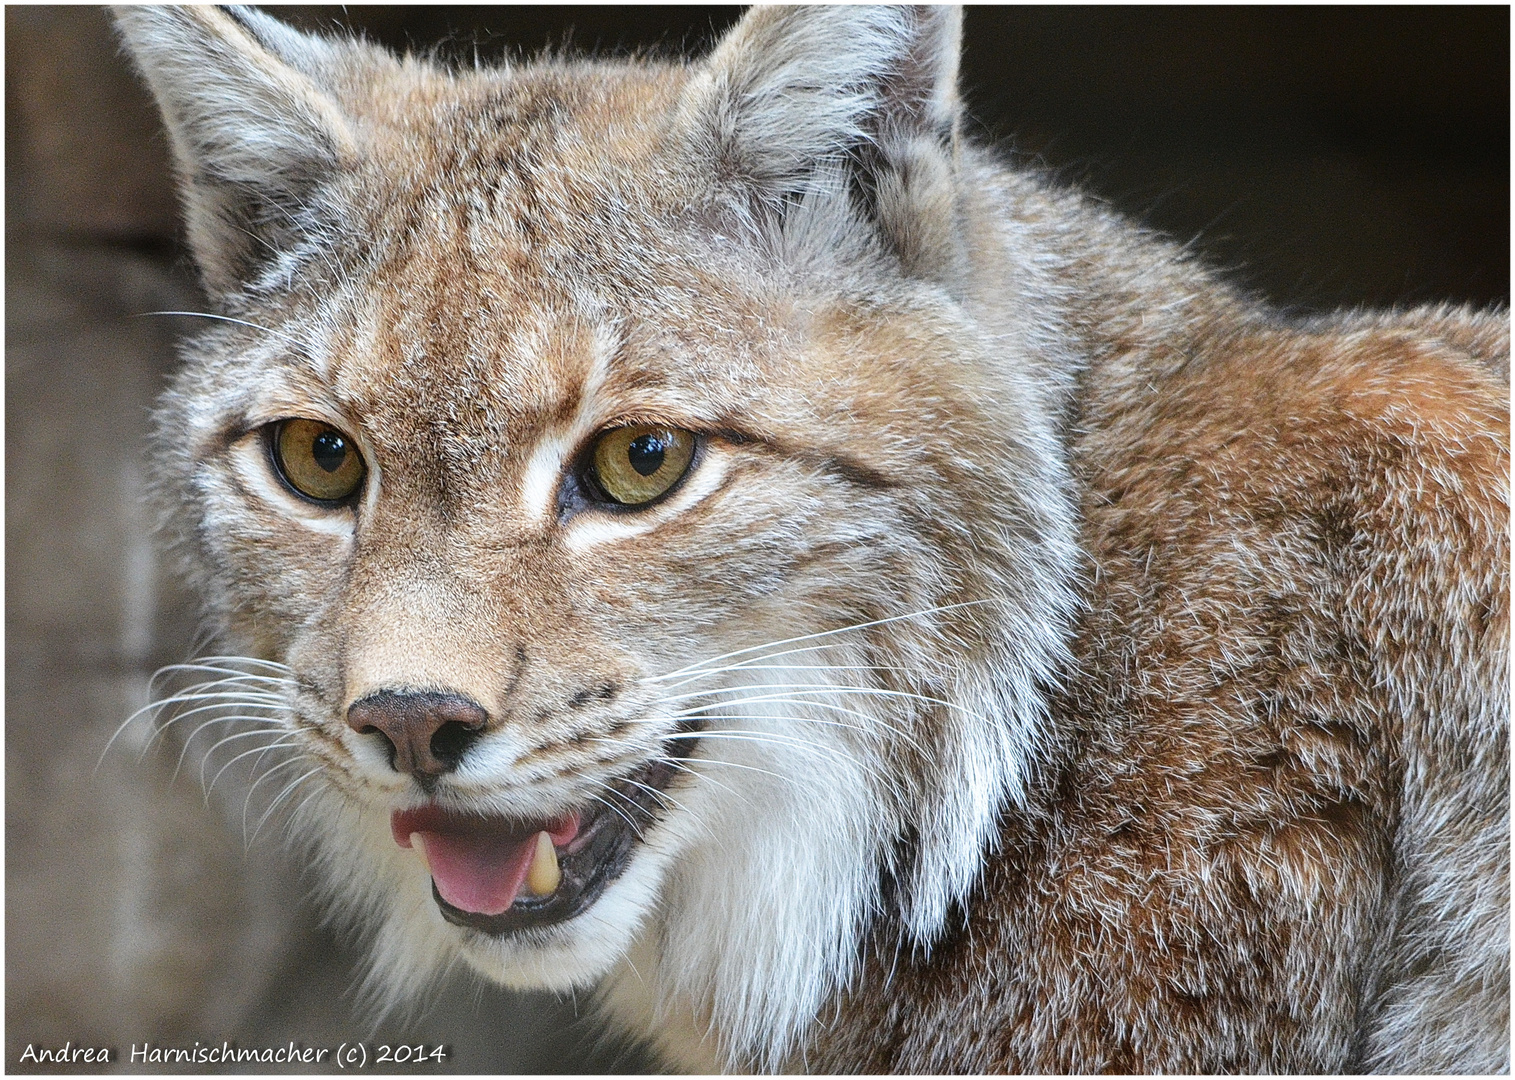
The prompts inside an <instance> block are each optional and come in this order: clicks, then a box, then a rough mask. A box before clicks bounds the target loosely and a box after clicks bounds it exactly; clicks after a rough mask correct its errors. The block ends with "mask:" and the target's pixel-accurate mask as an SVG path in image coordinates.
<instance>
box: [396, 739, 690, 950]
mask: <svg viewBox="0 0 1515 1080" xmlns="http://www.w3.org/2000/svg"><path fill="white" fill-rule="evenodd" d="M675 770H676V766H675V765H674V764H673V763H672V762H670V761H668V760H666V759H657V760H654V761H650V762H648V763H647V764H646V765H643V766H642V767H641V768H639V769H638V770H637V771H636V772H634V773H632V774H631V775H630V776H627V777H623V778H622V779H619V780H613V781H610V782H609V783H608V784H607V785H606V786H607V790H606V792H605V794H604V795H603V796H601V798H600V800H599V801H595V802H591V803H590V804H588V805H587V806H585V807H584V808H582V809H580V810H578V811H576V812H574V813H570V814H565V815H563V816H561V817H556V818H544V819H541V820H537V821H523V820H519V819H509V818H501V817H482V816H479V815H473V814H464V813H460V812H458V811H454V810H448V809H445V808H443V807H441V806H437V805H434V804H433V805H428V806H422V807H418V808H416V809H414V810H397V811H395V812H394V813H393V814H392V815H390V819H389V827H390V831H391V832H392V833H393V835H394V838H395V843H397V844H399V845H400V846H401V847H402V848H415V849H418V851H417V853H418V854H419V855H420V856H421V857H422V859H424V860H425V862H426V865H427V868H428V869H429V870H430V871H431V893H432V897H433V898H434V899H435V900H436V902H437V907H438V908H439V909H440V910H441V912H442V917H443V918H444V919H446V920H447V921H448V922H450V923H454V924H456V925H458V926H467V927H472V928H473V929H475V930H481V931H483V932H484V933H486V934H494V935H502V934H510V933H514V932H516V931H518V930H524V929H526V928H528V927H534V926H550V925H552V924H554V923H558V922H562V921H563V920H565V919H571V918H572V917H573V916H575V915H577V914H578V913H579V912H581V911H584V910H585V909H586V908H588V907H589V906H590V905H591V904H593V903H594V902H595V901H596V900H597V899H599V896H600V894H601V893H602V892H604V891H605V888H606V886H608V885H609V884H610V883H611V882H612V881H614V880H615V879H616V878H618V877H620V875H621V874H622V872H624V871H625V869H626V867H627V865H628V864H629V863H630V862H631V855H632V852H633V850H634V849H635V847H636V845H637V844H638V843H640V842H641V839H642V835H643V834H644V832H645V831H646V829H647V828H648V827H649V826H650V825H652V824H653V823H654V822H655V821H656V820H657V818H658V814H659V812H660V811H661V809H662V799H661V795H662V791H663V789H664V788H665V787H667V785H668V783H669V782H670V781H671V780H672V779H673V775H674V772H675Z"/></svg>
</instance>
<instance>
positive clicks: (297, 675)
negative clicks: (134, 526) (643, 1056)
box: [117, 7, 1510, 1073]
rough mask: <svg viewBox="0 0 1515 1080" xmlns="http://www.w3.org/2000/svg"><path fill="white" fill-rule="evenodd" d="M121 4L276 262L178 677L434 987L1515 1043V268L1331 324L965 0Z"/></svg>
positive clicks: (765, 1045) (222, 378)
mask: <svg viewBox="0 0 1515 1080" xmlns="http://www.w3.org/2000/svg"><path fill="white" fill-rule="evenodd" d="M117 19H118V22H119V25H120V29H121V32H122V34H123V36H124V38H125V40H126V42H127V45H128V47H129V49H130V51H131V53H132V55H133V56H134V58H135V60H136V62H137V64H138V67H139V68H140V70H141V72H142V74H143V76H144V77H145V79H146V80H147V82H148V83H149V84H150V85H151V87H152V90H153V92H154V94H155V95H156V97H157V100H158V102H159V104H160V106H161V108H162V111H163V115H164V118H165V121H166V124H167V129H168V132H169V138H170V141H171V144H172V147H173V150H174V154H175V157H176V161H177V165H178V170H179V179H180V183H181V186H182V190H183V197H184V214H185V220H186V223H187V230H188V237H189V241H190V244H191V246H192V248H193V251H194V254H195V257H196V260H197V262H198V265H199V268H200V271H201V273H202V276H203V281H204V285H205V288H206V290H207V292H208V294H209V296H210V297H211V301H212V303H213V304H214V307H213V309H212V311H211V312H208V314H210V315H211V318H210V319H207V320H205V322H204V328H203V330H202V331H201V332H200V333H199V334H198V336H196V337H195V338H194V339H193V340H191V341H190V342H189V343H188V345H187V346H186V347H185V351H184V355H185V363H184V365H183V368H182V370H181V371H180V372H179V374H178V376H177V378H176V380H175V381H174V383H173V385H172V387H171V388H170V389H169V390H168V392H167V393H166V394H165V396H164V397H163V400H162V403H161V407H160V409H159V411H158V413H157V417H156V435H155V448H156V476H157V491H158V494H159V496H160V498H161V501H162V505H163V507H164V509H165V512H166V515H167V520H168V521H169V522H170V523H171V524H170V528H169V532H170V534H171V537H172V539H173V540H174V541H175V543H176V546H177V550H178V551H180V552H181V553H182V554H183V556H184V563H185V566H186V568H187V572H188V573H189V574H190V575H191V578H192V580H193V582H194V583H195V585H196V587H197V588H198V589H199V591H200V594H201V595H202V596H203V597H204V600H205V605H206V613H207V617H208V619H209V621H210V624H211V627H212V629H213V630H214V631H215V633H216V635H217V641H218V645H217V646H216V648H215V649H213V650H210V652H212V653H214V654H215V655H207V656H206V657H203V658H200V659H199V660H198V661H197V662H196V665H194V666H191V667H189V668H188V669H187V670H189V671H191V672H195V673H198V674H197V678H198V680H199V681H197V682H195V684H194V685H193V686H192V687H191V688H190V689H188V690H185V691H184V692H182V693H179V694H176V695H174V696H173V698H172V699H170V700H171V702H172V706H171V707H170V706H169V703H168V702H165V703H164V704H165V708H166V709H167V711H166V712H163V713H160V717H162V719H160V721H159V722H160V723H161V722H164V720H166V719H167V718H168V717H169V716H175V717H178V718H179V719H183V720H186V722H187V723H186V726H188V725H189V724H193V723H195V722H199V723H202V724H204V725H206V729H207V734H206V735H205V736H203V743H202V745H203V744H212V745H214V746H215V747H217V751H216V752H218V753H222V754H230V753H232V752H234V751H235V752H236V753H257V754H259V755H261V756H259V757H258V758H257V760H259V761H260V762H262V763H263V764H264V766H266V767H267V769H268V772H267V773H266V774H262V775H261V779H260V780H259V783H260V784H263V787H262V791H263V792H266V793H267V794H268V795H269V796H271V798H270V799H268V800H266V802H267V807H266V808H267V812H268V813H270V814H272V813H283V814H286V815H287V818H285V819H284V820H286V821H287V824H288V828H289V831H290V832H291V834H292V835H293V836H295V837H296V838H297V839H298V840H299V842H300V843H301V844H302V845H303V846H302V848H301V850H302V851H303V852H304V853H305V858H306V859H307V860H308V861H309V863H310V864H311V865H312V866H313V867H314V868H315V876H318V877H319V878H320V879H321V880H322V881H324V883H325V884H324V894H325V898H326V901H327V902H328V903H329V904H330V905H331V906H332V907H333V908H335V909H337V910H339V911H340V912H341V914H342V915H343V917H345V918H346V919H347V920H348V921H349V922H350V923H351V924H352V925H354V926H356V927H357V928H359V929H360V930H361V931H362V932H363V933H364V934H365V935H366V938H367V940H368V941H369V943H370V946H371V954H372V957H373V965H372V972H371V975H370V977H369V989H370V990H371V991H373V992H374V993H375V994H376V995H378V996H379V997H380V998H382V999H384V1000H388V1001H391V1002H395V1001H399V1000H402V999H404V998H407V997H414V996H416V995H423V994H425V993H426V990H427V987H428V985H429V983H430V980H432V979H433V978H434V977H435V976H436V975H437V974H438V973H439V972H441V971H442V970H444V969H446V968H447V967H448V966H449V965H452V964H455V963H460V962H461V963H465V964H467V965H470V966H471V967H473V968H474V969H476V970H477V971H479V972H481V973H483V974H484V975H485V976H487V977H488V978H490V979H493V980H496V981H497V982H499V983H501V984H504V985H507V986H512V987H534V988H547V989H551V990H557V991H567V990H569V989H570V988H572V989H574V990H576V991H580V992H585V991H588V990H589V989H590V988H594V998H595V1000H596V1001H597V1003H598V1007H599V1009H600V1011H601V1013H602V1015H603V1018H604V1021H605V1022H606V1023H607V1024H609V1025H613V1026H616V1027H618V1028H620V1029H622V1030H624V1031H626V1032H629V1033H631V1034H633V1035H636V1036H638V1037H641V1038H645V1039H647V1040H649V1041H650V1043H651V1045H652V1046H653V1047H654V1048H655V1050H656V1052H658V1053H659V1054H661V1055H662V1057H663V1060H664V1061H665V1062H666V1063H667V1064H668V1065H669V1066H670V1067H676V1068H687V1069H695V1070H702V1071H703V1070H710V1069H730V1070H743V1069H755V1070H775V1069H811V1070H819V1071H825V1072H831V1071H857V1070H862V1071H887V1072H914V1071H924V1072H961V1071H966V1072H1001V1071H1022V1070H1024V1071H1031V1072H1052V1071H1074V1072H1095V1071H1105V1070H1109V1071H1115V1072H1143V1071H1162V1072H1222V1071H1259V1072H1275V1071H1302V1072H1315V1073H1330V1072H1350V1071H1375V1072H1376V1071H1411V1072H1429V1071H1440V1070H1450V1071H1455V1072H1494V1071H1499V1070H1503V1069H1507V1068H1508V1046H1509V1035H1508V1029H1509V974H1510V973H1509V943H1508V908H1509V903H1508V879H1509V848H1510V835H1509V824H1508V819H1509V768H1508V728H1509V715H1508V713H1509V682H1508V667H1507V664H1508V649H1509V561H1510V551H1509V520H1510V515H1509V499H1508V470H1509V405H1508V400H1509V392H1508V390H1509V366H1508V357H1509V331H1508V322H1507V317H1506V314H1505V312H1503V311H1490V312H1478V311H1472V310H1465V309H1456V308H1450V307H1425V308H1416V309H1413V310H1399V311H1388V312H1382V313H1354V314H1350V315H1340V316H1333V317H1317V318H1310V319H1304V320H1301V319H1297V318H1293V317H1288V316H1286V315H1284V314H1282V313H1281V312H1279V311H1277V310H1275V309H1272V308H1270V307H1269V306H1268V305H1266V304H1265V303H1263V302H1261V301H1259V300H1257V299H1255V298H1252V297H1250V296H1247V295H1244V294H1242V293H1241V292H1239V291H1238V290H1236V289H1234V288H1233V287H1232V286H1230V285H1229V284H1227V283H1226V282H1225V281H1224V280H1222V279H1220V278H1218V277H1217V276H1215V275H1213V274H1212V273H1211V272H1210V271H1209V270H1207V269H1206V268H1205V267H1204V266H1202V265H1200V264H1198V263H1197V262H1196V261H1195V260H1194V258H1192V257H1191V256H1190V254H1188V253H1187V252H1185V251H1184V250H1181V249H1180V248H1179V247H1178V246H1176V245H1174V244H1171V243H1169V242H1168V241H1166V240H1165V239H1163V238H1161V237H1156V236H1153V235H1150V234H1148V233H1146V232H1144V231H1142V230H1141V229H1139V228H1137V227H1135V226H1133V225H1132V224H1130V223H1128V222H1126V221H1124V220H1122V219H1121V218H1119V217H1118V216H1116V215H1115V214H1113V213H1111V212H1109V211H1108V210H1106V209H1104V208H1103V207H1101V206H1100V205H1098V204H1095V203H1093V202H1091V201H1089V200H1086V199H1085V198H1083V197H1081V196H1080V195H1079V194H1077V193H1075V192H1070V191H1066V190H1062V189H1060V188H1057V187H1055V186H1052V185H1050V184H1048V183H1047V182H1046V181H1044V180H1043V179H1041V178H1039V177H1036V176H1030V175H1023V174H1021V173H1018V172H1015V171H1012V170H1009V169H1007V168H1005V167H1004V166H1003V165H1002V164H1001V163H1000V162H999V161H998V160H997V159H996V158H995V156H994V154H993V153H991V152H990V151H988V150H987V149H985V148H983V147H980V146H976V145H974V144H973V143H972V142H971V141H969V140H968V139H966V138H965V137H964V136H963V135H962V134H961V132H960V127H961V124H960V105H959V99H958V94H957V57H958V50H959V36H960V17H959V14H958V13H957V12H956V11H955V10H953V9H950V8H938V7H930V8H905V7H887V8H869V7H812V8H801V9H783V8H767V7H765V8H757V9H754V10H752V11H751V12H750V13H749V14H748V15H747V16H746V17H745V18H744V19H743V20H742V21H741V22H740V24H739V25H737V26H736V28H735V29H734V30H733V31H732V32H731V33H730V34H729V35H727V36H726V37H725V38H724V40H722V41H721V42H720V43H719V44H718V45H717V46H716V47H715V49H714V50H713V51H712V52H711V53H710V54H709V55H708V56H705V57H702V58H699V59H692V60H689V61H687V62H661V61H626V62H623V61H617V62H596V61H592V60H582V61H576V60H567V59H545V60H542V61H539V62H534V63H525V64H519V65H516V64H507V65H505V66H501V67H473V68H468V67H465V68H462V69H454V68H451V67H447V66H444V65H442V64H440V63H437V62H434V61H430V60H423V59H418V58H416V57H413V56H406V57H397V56H394V55H391V54H390V53H388V52H385V51H383V50H381V49H379V48H377V47H375V46H372V45H369V44H366V43H362V42H358V41H347V40H334V39H328V38H322V37H314V36H307V35H306V34H303V33H300V32H296V31H295V30H293V29H291V28H289V27H287V26H285V25H284V24H282V23H280V22H278V21H276V20H275V19H273V18H271V17H269V16H267V15H265V14H261V13H259V12H257V11H254V10H250V9H241V8H228V9H220V8H209V7H191V8H160V7H128V8H123V9H121V10H120V11H119V12H118V15H117ZM174 708H177V709H178V710H179V711H178V712H174V711H173V709H174ZM213 724H221V725H223V726H221V727H219V728H215V729H214V730H208V729H209V726H210V725H213ZM233 733H235V734H233ZM197 734H198V730H197ZM238 738H240V739H242V740H244V741H243V742H241V743H236V742H233V741H231V740H233V739H238ZM218 739H220V740H224V741H221V742H217V740H218ZM249 740H250V741H249ZM218 760H219V759H218ZM265 781H266V783H265Z"/></svg>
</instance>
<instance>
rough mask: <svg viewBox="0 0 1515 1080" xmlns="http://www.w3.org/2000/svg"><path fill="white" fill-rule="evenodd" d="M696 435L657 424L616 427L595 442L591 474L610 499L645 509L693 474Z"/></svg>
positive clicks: (590, 467) (597, 485) (595, 482)
mask: <svg viewBox="0 0 1515 1080" xmlns="http://www.w3.org/2000/svg"><path fill="white" fill-rule="evenodd" d="M694 445H695V438H694V434H693V433H692V432H688V431H680V430H678V429H676V428H667V427H662V426H660V425H657V424H633V425H632V426H631V427H623V428H615V429H614V430H612V431H607V432H605V433H604V434H603V435H601V436H600V437H599V438H598V439H596V440H595V443H594V447H593V448H592V450H591V452H590V459H589V468H588V470H587V471H588V475H589V478H590V480H592V481H593V484H594V487H596V488H598V489H599V491H600V492H602V493H603V494H604V495H605V497H606V499H607V500H608V501H611V502H617V503H620V504H621V505H622V506H641V505H643V504H644V503H649V502H651V501H652V500H653V499H656V498H657V497H658V496H659V495H662V494H663V493H664V492H666V491H667V490H668V489H669V488H671V487H673V485H674V484H676V483H678V482H679V480H680V478H682V477H683V475H684V474H685V473H686V472H688V471H689V463H690V461H692V460H693V459H694Z"/></svg>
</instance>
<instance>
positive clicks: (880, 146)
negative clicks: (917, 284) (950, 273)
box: [695, 5, 962, 275]
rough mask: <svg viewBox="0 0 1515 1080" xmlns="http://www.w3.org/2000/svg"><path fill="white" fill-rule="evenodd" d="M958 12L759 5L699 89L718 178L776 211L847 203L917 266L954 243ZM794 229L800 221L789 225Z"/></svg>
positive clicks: (939, 257)
mask: <svg viewBox="0 0 1515 1080" xmlns="http://www.w3.org/2000/svg"><path fill="white" fill-rule="evenodd" d="M961 37H962V13H961V10H960V9H958V8H955V7H926V6H919V7H897V6H889V7H856V6H830V5H828V6H817V7H798V8H778V7H756V8H753V9H752V10H751V11H750V12H749V13H748V14H747V16H746V17H745V18H744V19H743V20H742V22H741V23H740V24H738V25H737V27H736V28H735V29H734V30H733V31H732V32H731V33H730V34H729V35H727V37H726V38H725V39H724V40H723V41H722V42H721V43H720V45H719V46H717V48H716V50H715V52H714V53H713V54H712V55H711V57H710V59H709V61H708V66H707V69H706V75H707V79H706V80H701V81H700V82H699V83H697V89H696V91H695V92H696V93H697V94H698V95H699V97H700V99H701V106H702V111H704V113H705V116H704V117H703V122H704V124H705V129H706V130H707V131H709V132H710V133H711V134H712V135H713V137H714V147H713V150H714V153H715V154H716V156H717V158H718V168H719V172H720V175H722V176H724V177H734V178H736V179H738V180H739V181H740V182H744V183H746V184H748V185H750V188H751V189H752V190H753V191H754V192H755V194H756V195H757V197H758V200H759V202H760V204H763V205H766V207H767V208H768V210H769V211H770V213H773V214H776V215H778V216H780V217H784V216H788V215H790V214H792V212H793V208H795V207H797V206H806V205H808V207H809V211H810V215H809V216H811V217H817V216H818V217H819V218H823V219H827V220H829V221H830V222H831V225H830V226H829V227H828V230H823V231H834V229H835V223H836V214H837V210H838V207H835V206H832V207H829V208H826V207H823V206H821V205H820V204H821V203H823V202H825V201H826V197H827V195H828V194H829V196H830V197H831V198H833V199H837V198H840V199H843V200H845V202H846V204H847V205H849V206H850V208H851V210H852V212H853V213H854V214H856V215H859V216H861V217H864V218H866V219H870V220H871V221H872V223H873V224H874V225H876V226H877V228H878V230H879V231H880V233H881V235H882V238H883V239H884V240H885V242H886V243H887V244H888V245H889V246H890V247H892V248H893V249H894V251H895V252H896V253H897V254H898V255H899V256H900V258H901V259H902V261H903V263H904V265H905V268H906V269H907V271H909V272H913V273H922V274H928V275H931V274H937V273H940V272H941V271H943V270H945V269H946V267H945V266H944V265H943V263H944V260H945V261H950V259H951V253H952V249H953V248H954V243H953V239H952V234H953V232H954V229H953V219H954V213H953V206H954V199H953V187H954V178H955V169H954V153H953V151H954V147H955V143H956V137H957V126H958V116H959V112H960V104H959V100H958V95H957V69H958V56H959V51H960V48H961ZM786 231H787V232H790V233H791V234H792V233H793V231H794V230H793V228H792V227H789V228H786Z"/></svg>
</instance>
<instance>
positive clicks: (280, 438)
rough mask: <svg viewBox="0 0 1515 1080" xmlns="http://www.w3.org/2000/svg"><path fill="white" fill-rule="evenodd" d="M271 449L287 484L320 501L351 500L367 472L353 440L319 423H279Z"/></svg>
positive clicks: (309, 421) (307, 421) (275, 427)
mask: <svg viewBox="0 0 1515 1080" xmlns="http://www.w3.org/2000/svg"><path fill="white" fill-rule="evenodd" d="M269 446H270V448H271V450H272V452H273V458H274V464H275V465H276V466H277V467H278V469H279V475H280V476H282V477H283V478H284V481H285V483H287V484H288V485H289V486H290V487H292V488H294V489H295V490H296V491H297V492H299V493H300V494H301V495H304V496H305V497H306V498H307V499H313V500H315V501H316V502H323V503H339V502H344V501H346V500H347V499H349V498H351V497H352V496H353V495H354V494H355V493H356V492H357V490H358V488H359V487H360V486H361V485H362V483H363V476H364V474H365V472H366V471H367V470H366V469H365V467H364V465H363V456H362V455H361V454H359V453H358V448H357V447H356V446H355V445H353V440H352V438H351V437H350V436H347V435H344V434H343V433H342V432H340V431H338V430H337V429H336V428H334V427H332V426H331V425H330V424H323V423H322V422H321V421H319V420H301V419H295V420H281V421H279V422H278V423H277V424H275V425H273V430H272V434H271V436H270V439H269Z"/></svg>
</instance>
